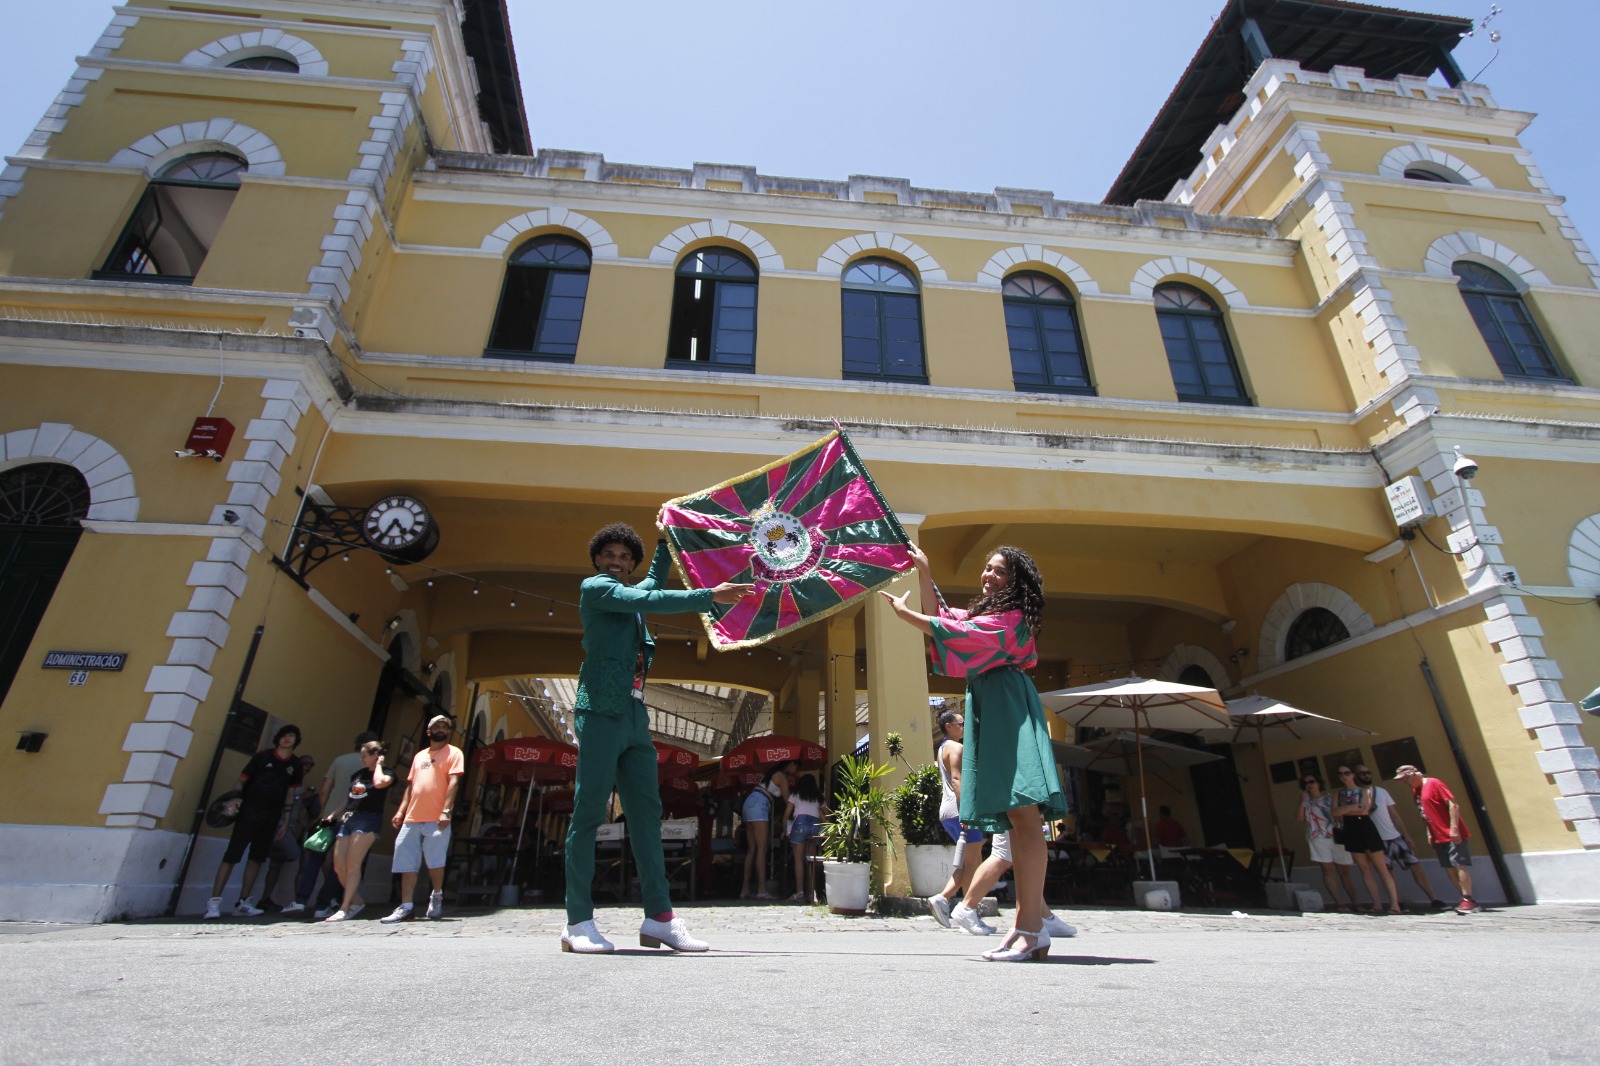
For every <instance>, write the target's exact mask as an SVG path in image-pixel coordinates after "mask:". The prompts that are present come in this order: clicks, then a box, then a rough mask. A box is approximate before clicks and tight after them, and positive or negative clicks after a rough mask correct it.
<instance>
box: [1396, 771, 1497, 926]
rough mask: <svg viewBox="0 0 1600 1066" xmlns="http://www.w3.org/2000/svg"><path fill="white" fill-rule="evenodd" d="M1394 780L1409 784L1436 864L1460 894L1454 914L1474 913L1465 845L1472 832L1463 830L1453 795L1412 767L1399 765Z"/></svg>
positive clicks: (1468, 852) (1475, 903) (1469, 855)
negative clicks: (1426, 828) (1425, 825)
mask: <svg viewBox="0 0 1600 1066" xmlns="http://www.w3.org/2000/svg"><path fill="white" fill-rule="evenodd" d="M1394 779H1395V780H1396V781H1404V782H1405V783H1406V784H1408V785H1410V786H1411V792H1412V795H1414V796H1415V797H1416V799H1417V809H1418V810H1420V811H1422V820H1423V821H1424V822H1426V823H1427V826H1428V843H1430V844H1432V845H1433V853H1434V855H1435V856H1436V857H1437V858H1438V860H1439V865H1440V866H1442V867H1444V872H1445V873H1446V874H1447V875H1448V876H1449V878H1450V880H1451V881H1452V882H1453V883H1454V884H1455V886H1456V890H1457V891H1458V892H1460V893H1461V902H1460V903H1458V904H1456V913H1457V914H1477V913H1478V912H1479V911H1481V910H1483V908H1482V907H1480V906H1478V901H1477V900H1475V899H1473V898H1472V869H1471V867H1472V849H1471V848H1470V847H1469V846H1468V844H1467V841H1468V840H1469V839H1470V838H1471V836H1472V834H1471V833H1469V832H1467V826H1466V823H1465V822H1464V821H1462V818H1461V808H1460V807H1459V806H1457V804H1456V797H1455V794H1454V793H1452V792H1451V791H1450V789H1449V788H1448V787H1447V786H1446V785H1445V783H1444V782H1443V781H1440V780H1439V779H1438V778H1437V777H1425V776H1424V775H1423V773H1422V771H1421V770H1418V769H1417V768H1416V767H1415V766H1409V765H1408V766H1402V767H1400V768H1399V769H1398V770H1396V771H1395V772H1394Z"/></svg>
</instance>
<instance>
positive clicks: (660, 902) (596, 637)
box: [561, 522, 753, 955]
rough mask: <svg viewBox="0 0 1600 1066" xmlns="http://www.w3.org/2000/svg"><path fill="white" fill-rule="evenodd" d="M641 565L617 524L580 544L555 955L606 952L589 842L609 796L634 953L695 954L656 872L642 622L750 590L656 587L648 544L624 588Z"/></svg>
mask: <svg viewBox="0 0 1600 1066" xmlns="http://www.w3.org/2000/svg"><path fill="white" fill-rule="evenodd" d="M643 557H644V544H643V542H641V541H640V540H639V535H638V534H637V533H635V532H634V531H633V527H631V526H627V525H623V524H622V523H620V522H615V523H612V524H611V525H609V526H606V527H605V528H603V529H601V530H600V532H598V533H596V534H595V535H594V536H593V537H592V538H591V539H590V541H589V559H590V561H591V562H592V563H593V564H594V568H595V570H597V571H599V572H598V573H597V574H595V576H593V577H591V578H588V579H586V580H585V581H584V583H583V587H582V591H581V593H580V595H579V598H578V617H579V619H580V620H581V621H582V622H583V665H582V666H581V667H580V668H579V669H578V694H577V698H576V700H574V710H575V711H576V714H575V715H574V717H575V718H576V720H577V731H578V780H577V788H576V790H575V792H574V795H573V800H572V823H571V825H570V827H569V828H568V830H567V846H566V850H567V856H566V858H567V927H566V929H565V930H564V931H563V932H562V934H561V950H562V951H573V952H578V953H579V954H584V955H592V954H601V953H604V952H609V951H615V950H616V948H615V946H614V945H613V944H612V943H611V941H609V940H607V939H606V938H605V937H604V936H603V935H601V933H600V930H599V929H597V928H596V927H595V924H594V899H593V896H592V894H591V889H592V886H593V884H594V833H595V830H596V829H598V828H599V827H600V823H602V822H603V821H605V811H606V804H607V802H608V801H609V800H610V798H611V791H612V789H613V788H615V789H616V791H617V792H618V793H619V794H620V795H621V797H622V807H623V810H625V811H627V813H628V840H629V842H630V843H631V844H632V846H633V860H634V865H635V866H636V867H637V868H638V871H639V890H640V892H641V894H642V895H643V897H644V914H645V919H644V923H643V924H642V925H640V926H639V943H640V944H641V945H642V946H644V947H669V948H672V949H673V950H674V951H705V950H707V948H709V947H710V945H708V944H706V943H705V942H704V941H702V940H696V939H694V938H693V937H691V936H690V935H689V931H688V930H687V929H686V928H684V924H683V919H681V918H678V917H676V916H675V915H674V914H673V913H672V899H671V897H670V896H669V894H668V892H667V874H666V864H665V862H664V861H663V859H662V857H661V795H660V793H659V792H658V791H657V785H656V749H655V745H654V744H653V743H652V742H651V739H650V716H649V714H648V713H647V712H646V711H645V707H644V683H645V678H646V676H647V675H648V674H649V672H650V663H651V661H652V660H653V659H654V658H655V652H656V644H655V641H654V640H653V639H651V637H650V630H649V629H648V628H646V626H645V624H644V616H645V615H646V614H681V613H686V612H691V611H692V612H701V611H707V610H710V609H711V604H712V603H713V602H715V603H737V602H738V601H739V600H740V598H741V597H743V596H746V595H748V594H749V593H750V591H751V589H752V588H753V586H751V585H736V584H733V583H732V582H723V583H722V584H720V585H718V586H717V587H716V588H713V589H693V590H681V591H679V590H671V589H663V588H661V587H660V585H661V582H662V581H663V580H665V578H666V576H667V571H668V569H669V568H670V567H671V565H672V556H671V555H670V554H669V553H668V551H667V542H666V541H665V540H662V541H659V542H658V543H657V544H656V555H655V559H654V561H652V562H651V564H650V572H649V575H648V576H646V577H645V579H644V580H643V581H640V582H639V583H638V584H636V585H632V586H630V585H628V584H626V583H625V579H626V578H627V577H628V576H629V575H630V574H632V573H633V570H634V567H636V566H638V564H639V561H640V560H641V559H642V558H643Z"/></svg>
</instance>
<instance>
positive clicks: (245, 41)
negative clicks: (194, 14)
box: [178, 29, 328, 78]
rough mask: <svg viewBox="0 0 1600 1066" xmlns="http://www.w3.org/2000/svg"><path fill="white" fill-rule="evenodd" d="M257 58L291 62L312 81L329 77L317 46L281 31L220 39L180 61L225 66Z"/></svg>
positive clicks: (250, 32) (187, 63)
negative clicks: (267, 57)
mask: <svg viewBox="0 0 1600 1066" xmlns="http://www.w3.org/2000/svg"><path fill="white" fill-rule="evenodd" d="M257 56H279V57H281V58H284V59H292V60H294V62H295V63H296V64H297V65H298V66H299V67H300V73H301V74H302V75H304V76H306V77H309V78H325V77H327V76H328V61H327V60H326V59H324V58H323V57H322V53H321V52H320V51H318V50H317V46H316V45H314V44H312V43H311V42H310V41H306V40H302V39H301V38H299V37H295V36H292V35H290V34H287V33H284V32H283V31H282V30H271V29H268V30H251V31H249V32H248V33H235V34H232V35H231V36H228V37H221V38H218V39H217V40H215V41H212V42H211V43H210V44H204V45H201V46H200V47H199V48H196V49H195V50H194V51H192V52H190V53H189V54H188V55H186V56H184V57H183V58H182V59H180V60H179V61H178V62H180V63H182V64H183V65H184V66H186V67H226V66H228V65H229V64H231V63H237V62H238V61H239V60H241V59H254V58H255V57H257Z"/></svg>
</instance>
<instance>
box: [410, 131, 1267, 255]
mask: <svg viewBox="0 0 1600 1066" xmlns="http://www.w3.org/2000/svg"><path fill="white" fill-rule="evenodd" d="M427 169H429V170H432V171H434V172H436V173H473V174H484V175H494V176H498V177H527V178H549V179H553V180H557V181H592V182H600V183H603V184H610V185H639V186H654V187H657V188H667V189H697V190H703V191H706V192H725V193H754V194H765V195H769V196H794V197H801V198H806V199H814V200H841V201H847V202H855V203H868V204H881V205H884V206H888V207H911V208H924V209H930V210H932V209H937V210H945V211H967V212H971V213H973V214H984V215H1022V216H1031V217H1034V218H1049V219H1062V220H1070V221H1077V222H1099V223H1105V224H1107V225H1113V226H1152V227H1157V228H1161V229H1173V230H1191V231H1194V232H1198V233H1219V234H1228V235H1233V236H1242V237H1269V238H1276V237H1277V232H1276V231H1275V230H1274V229H1273V225H1272V222H1271V221H1270V220H1268V219H1263V218H1249V217H1240V216H1234V215H1226V216H1224V215H1204V214H1200V213H1198V212H1196V211H1195V210H1194V209H1193V208H1191V207H1189V206H1188V205H1187V204H1174V203H1160V202H1155V201H1141V202H1140V203H1138V204H1135V205H1134V206H1132V207H1120V206H1111V205H1108V204H1098V203H1087V202H1083V201H1078V200H1058V199H1056V197H1055V194H1054V193H1052V192H1050V191H1048V190H1044V189H1012V188H1005V187H997V188H996V189H995V190H994V192H992V193H980V192H963V191H959V190H956V189H930V188H923V187H921V186H916V185H912V184H911V183H910V181H908V180H907V179H905V178H888V177H879V176H875V175H870V174H852V175H851V176H850V177H849V178H847V179H845V180H844V181H835V180H831V179H827V178H788V177H779V176H776V175H772V174H762V173H759V172H758V171H757V170H756V169H755V168H754V167H749V166H735V165H731V164H726V163H696V164H695V165H694V166H693V167H692V168H687V169H686V168H681V167H653V166H645V165H642V164H637V163H612V162H609V161H607V160H606V158H605V156H603V155H601V154H599V153H598V152H573V151H566V150H562V149H549V148H547V149H541V150H540V151H539V154H538V155H535V156H501V155H484V154H478V153H474V152H451V151H436V152H434V153H433V155H432V157H431V158H430V159H429V161H428V167H427Z"/></svg>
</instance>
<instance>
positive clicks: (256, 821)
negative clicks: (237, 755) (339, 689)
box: [202, 725, 304, 918]
mask: <svg viewBox="0 0 1600 1066" xmlns="http://www.w3.org/2000/svg"><path fill="white" fill-rule="evenodd" d="M299 746H300V727H299V726H294V725H286V726H284V727H283V728H282V729H279V730H278V731H277V732H276V733H274V734H273V736H272V747H270V748H267V749H265V750H262V751H258V752H256V753H255V754H254V755H252V756H251V757H250V761H249V762H247V763H245V764H244V770H243V771H242V772H241V773H240V774H239V791H240V792H241V793H242V796H241V798H240V801H239V816H238V817H237V818H235V819H234V821H233V834H232V836H230V837H229V838H228V848H227V850H226V851H224V852H223V853H222V864H221V865H219V866H218V867H217V876H216V878H215V880H213V881H212V884H211V898H210V899H208V900H206V909H205V914H204V915H202V917H205V918H220V917H222V889H223V886H225V885H226V884H227V883H228V877H229V875H231V874H232V873H233V868H234V866H236V865H238V862H239V860H240V859H242V858H244V857H245V853H246V851H247V850H248V852H249V855H250V859H249V861H248V862H246V863H245V865H244V883H243V887H242V888H241V889H240V895H239V902H238V903H237V904H236V905H235V906H234V908H233V913H234V914H235V915H236V916H238V917H241V918H249V917H254V916H255V915H258V914H261V913H262V911H261V908H260V907H257V906H255V904H253V903H251V902H250V899H249V898H248V897H247V896H246V895H245V893H246V892H248V891H249V889H250V886H251V885H254V884H255V883H256V874H257V873H259V872H260V871H261V864H262V863H263V862H265V861H266V860H267V857H268V855H269V854H270V853H271V850H272V842H273V841H274V840H276V839H277V838H279V837H281V836H283V834H284V833H285V832H286V831H287V830H286V827H285V825H284V818H285V817H286V816H287V815H288V814H289V811H290V795H291V792H292V790H293V789H294V788H295V786H297V785H299V784H300V782H301V781H302V780H303V778H304V775H303V774H302V772H301V766H300V760H299V759H296V758H295V757H294V749H295V748H297V747H299Z"/></svg>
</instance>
